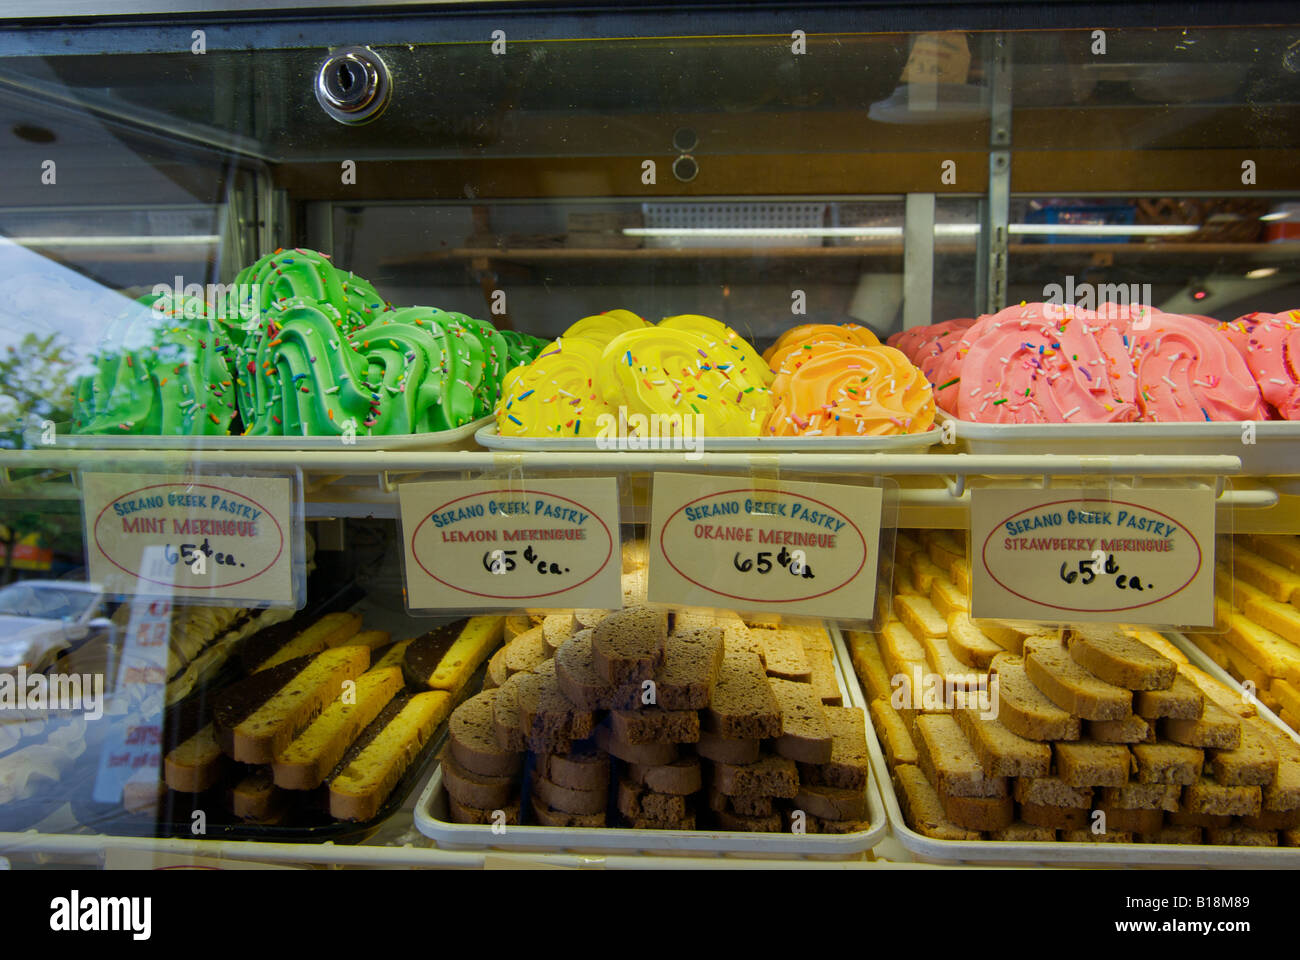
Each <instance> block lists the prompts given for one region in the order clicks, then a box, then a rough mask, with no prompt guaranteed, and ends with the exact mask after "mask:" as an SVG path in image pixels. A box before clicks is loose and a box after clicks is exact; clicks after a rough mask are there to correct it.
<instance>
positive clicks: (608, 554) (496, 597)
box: [409, 488, 614, 600]
mask: <svg viewBox="0 0 1300 960" xmlns="http://www.w3.org/2000/svg"><path fill="white" fill-rule="evenodd" d="M524 492H525V493H529V494H533V495H537V496H543V497H550V498H551V499H553V500H563V501H564V502H565V503H571V504H573V505H574V506H575V507H581V508H582V509H583V510H585V511H587V513H589V514H591V515H592V516H593V517H595V518H596V522H597V523H599V524H600V528H601V529H602V530H604V531H605V539H606V540H607V541H608V542H609V549H608V550H607V551H606V552H605V559H603V560H601V561H600V566H598V567H597V568H596V572H595V573H593V574H592V575H591V576H589V577H587V578H586V579H585V580H579V581H578V582H577V583H571V584H569V585H568V586H565V587H561V588H560V589H559V590H552V591H550V592H549V593H530V594H528V595H527V596H522V597H519V596H515V595H514V594H496V593H479V592H478V591H477V590H466V589H465V588H464V587H458V586H456V585H455V584H454V583H448V582H447V581H446V580H444V579H442V578H441V577H439V576H436V575H435V574H434V573H433V571H432V570H430V569H429V568H428V567H426V566H425V565H424V564H423V563H422V562H421V561H420V555H419V554H418V553H416V552H415V537H416V534H418V533H419V532H420V528H421V527H423V526H424V525H425V524H426V523H428V522H429V520H430V519H431V518H432V517H433V515H434V514H435V513H437V512H438V511H439V510H441V509H442V508H443V507H450V506H451V505H452V504H453V503H460V502H461V501H462V500H472V499H473V498H475V497H486V496H489V495H491V494H494V493H504V494H507V495H510V494H513V495H515V496H518V494H519V491H510V490H502V489H500V488H498V489H496V490H482V491H480V492H478V493H467V494H465V496H463V497H457V498H456V499H455V500H448V501H447V502H446V503H443V504H439V505H438V506H437V507H434V508H433V509H432V510H430V511H428V512H427V513H426V514H425V517H424V519H423V520H421V521H420V522H419V523H417V524H416V525H415V529H414V530H412V531H411V539H410V544H409V545H410V549H411V556H412V557H414V558H415V562H416V565H417V566H419V568H420V569H421V570H423V571H424V572H425V573H426V574H428V576H429V577H430V578H431V579H433V580H437V581H438V582H439V583H441V584H442V585H443V586H444V587H450V588H451V589H452V590H455V591H456V592H457V593H467V594H469V595H470V596H471V597H483V598H484V599H486V600H538V599H540V598H542V597H553V596H555V595H556V594H557V593H564V592H565V591H568V590H576V589H577V588H578V587H580V586H582V585H583V584H584V583H588V582H590V581H591V580H594V579H595V578H596V577H597V576H598V575H599V574H600V572H601V571H602V570H604V569H605V565H606V564H608V563H609V558H610V557H612V556H613V555H614V536H613V534H611V533H610V532H609V525H608V524H607V523H605V521H604V520H602V519H600V514H599V513H597V512H596V511H595V510H593V509H591V507H589V506H587V505H586V504H585V503H579V502H578V501H577V500H570V499H569V498H568V497H562V496H560V495H559V494H558V493H549V492H547V491H545V490H527V491H524Z"/></svg>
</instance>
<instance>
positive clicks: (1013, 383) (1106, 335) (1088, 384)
mask: <svg viewBox="0 0 1300 960" xmlns="http://www.w3.org/2000/svg"><path fill="white" fill-rule="evenodd" d="M1123 337H1124V334H1123V332H1122V329H1121V328H1120V327H1119V326H1118V325H1117V324H1116V323H1113V322H1104V321H1099V320H1098V319H1097V318H1096V316H1095V314H1093V313H1092V312H1090V311H1086V310H1081V309H1079V308H1077V307H1074V306H1072V305H1070V304H1064V305H1058V304H1045V303H1029V304H1021V305H1020V306H1016V307H1008V308H1007V309H1005V310H1002V311H1000V312H999V313H996V314H994V315H993V316H991V317H985V318H983V319H981V320H980V321H979V322H978V323H976V324H975V325H974V326H973V327H971V328H970V329H969V330H968V331H967V332H966V335H965V336H964V337H963V338H962V341H961V344H960V346H959V348H958V349H959V351H960V350H961V349H966V353H965V356H964V357H963V358H962V359H961V361H960V376H961V380H960V382H959V384H958V390H957V396H958V401H957V413H958V416H960V417H961V418H962V419H963V420H972V421H975V422H979V423H1115V422H1122V421H1130V420H1136V419H1137V418H1138V407H1137V405H1136V404H1135V403H1134V402H1133V401H1132V397H1133V396H1134V391H1133V389H1132V387H1131V385H1130V384H1129V383H1126V382H1125V381H1126V380H1128V381H1131V380H1132V369H1131V366H1130V365H1129V361H1128V355H1127V353H1126V351H1125V349H1124V339H1123ZM942 402H943V403H944V406H945V409H949V410H951V407H950V406H948V405H947V404H948V403H950V401H949V400H948V398H947V397H946V396H945V397H944V400H943V401H942Z"/></svg>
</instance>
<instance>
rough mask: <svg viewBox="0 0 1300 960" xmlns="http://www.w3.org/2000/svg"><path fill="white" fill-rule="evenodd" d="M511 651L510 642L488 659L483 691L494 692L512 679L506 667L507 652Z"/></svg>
mask: <svg viewBox="0 0 1300 960" xmlns="http://www.w3.org/2000/svg"><path fill="white" fill-rule="evenodd" d="M509 649H510V643H509V641H507V642H506V645H505V646H504V647H501V648H500V649H498V650H497V652H496V653H494V654H492V656H491V657H489V658H488V665H487V672H486V673H485V674H484V675H483V689H484V690H492V689H495V688H496V687H499V686H501V684H503V683H505V682H506V680H507V679H508V678H509V677H510V669H509V668H508V667H507V666H506V651H507V650H509Z"/></svg>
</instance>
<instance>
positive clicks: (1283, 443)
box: [936, 410, 1300, 476]
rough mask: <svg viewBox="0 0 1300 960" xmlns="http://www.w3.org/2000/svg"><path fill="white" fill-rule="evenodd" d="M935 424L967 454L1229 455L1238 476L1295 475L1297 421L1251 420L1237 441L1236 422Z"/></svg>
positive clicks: (1299, 462) (1239, 428) (942, 418)
mask: <svg viewBox="0 0 1300 960" xmlns="http://www.w3.org/2000/svg"><path fill="white" fill-rule="evenodd" d="M936 419H937V420H938V421H939V422H940V423H944V422H946V421H949V420H951V421H954V422H955V423H956V425H957V427H956V429H957V441H958V442H959V443H960V442H964V443H965V444H966V446H967V448H968V449H969V450H970V452H971V453H973V454H985V453H990V454H998V453H1011V454H1026V453H1034V454H1040V453H1047V454H1066V455H1070V456H1098V457H1109V456H1115V455H1117V454H1127V453H1142V454H1148V455H1150V456H1171V455H1173V456H1230V457H1240V458H1241V474H1242V475H1243V476H1250V475H1254V476H1296V475H1300V421H1298V420H1260V421H1256V422H1255V442H1254V443H1243V442H1242V433H1243V427H1244V424H1242V423H1231V422H1229V423H1224V422H1218V423H972V422H971V421H969V420H959V419H957V418H956V417H953V416H951V415H950V414H948V413H945V412H944V411H942V410H940V411H938V413H937V415H936Z"/></svg>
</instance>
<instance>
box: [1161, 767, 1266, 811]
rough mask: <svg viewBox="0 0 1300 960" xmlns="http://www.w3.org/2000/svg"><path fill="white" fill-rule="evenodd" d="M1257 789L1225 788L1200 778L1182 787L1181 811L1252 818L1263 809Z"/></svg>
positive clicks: (1260, 795)
mask: <svg viewBox="0 0 1300 960" xmlns="http://www.w3.org/2000/svg"><path fill="white" fill-rule="evenodd" d="M1262 804H1263V795H1262V793H1261V791H1260V789H1259V787H1253V786H1251V787H1225V786H1223V785H1222V784H1219V783H1215V782H1214V781H1213V780H1207V779H1205V778H1204V777H1202V778H1201V779H1200V780H1197V781H1196V782H1195V783H1192V784H1188V785H1187V786H1185V787H1183V799H1182V804H1181V807H1182V810H1183V812H1186V813H1204V814H1210V815H1211V816H1219V817H1229V816H1230V817H1254V816H1258V815H1259V812H1260V810H1261V809H1263V806H1262Z"/></svg>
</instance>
